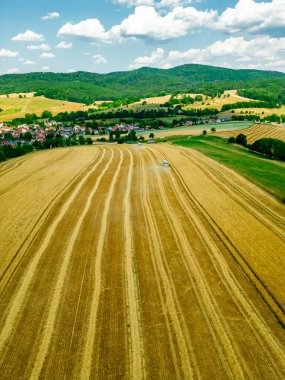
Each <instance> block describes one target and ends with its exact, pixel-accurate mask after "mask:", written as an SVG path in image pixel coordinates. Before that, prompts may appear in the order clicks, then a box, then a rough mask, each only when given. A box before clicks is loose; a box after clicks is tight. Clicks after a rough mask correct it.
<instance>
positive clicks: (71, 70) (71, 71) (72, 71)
mask: <svg viewBox="0 0 285 380" xmlns="http://www.w3.org/2000/svg"><path fill="white" fill-rule="evenodd" d="M67 72H68V73H76V70H74V69H68V70H67Z"/></svg>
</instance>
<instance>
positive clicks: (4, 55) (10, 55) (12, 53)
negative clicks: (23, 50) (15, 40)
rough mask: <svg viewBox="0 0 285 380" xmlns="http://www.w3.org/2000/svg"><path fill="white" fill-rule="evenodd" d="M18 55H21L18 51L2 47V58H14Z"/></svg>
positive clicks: (0, 54)
mask: <svg viewBox="0 0 285 380" xmlns="http://www.w3.org/2000/svg"><path fill="white" fill-rule="evenodd" d="M17 55H19V53H18V52H17V51H11V50H7V49H0V58H14V57H17Z"/></svg>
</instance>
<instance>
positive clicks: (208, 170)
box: [182, 151, 285, 240]
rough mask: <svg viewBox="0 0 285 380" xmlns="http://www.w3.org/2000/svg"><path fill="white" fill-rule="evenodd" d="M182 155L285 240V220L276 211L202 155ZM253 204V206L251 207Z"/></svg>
mask: <svg viewBox="0 0 285 380" xmlns="http://www.w3.org/2000/svg"><path fill="white" fill-rule="evenodd" d="M182 154H183V155H184V156H185V157H187V159H189V160H190V161H191V162H192V163H193V164H195V165H196V166H198V167H199V168H200V169H201V170H202V171H203V172H204V173H205V174H206V175H207V176H209V178H211V180H212V181H213V182H214V183H216V184H217V185H218V186H219V187H220V188H222V189H223V191H224V192H226V193H227V194H228V195H229V196H230V197H231V198H232V199H234V200H235V201H237V202H238V203H239V204H240V205H241V206H242V207H244V208H245V209H246V210H247V211H248V212H250V213H251V214H252V215H253V216H254V217H255V218H256V219H257V220H259V221H260V222H261V223H263V224H264V225H265V226H266V227H267V228H269V229H270V230H271V231H272V232H274V233H275V234H276V235H277V236H278V237H280V238H281V239H283V240H284V239H285V232H284V231H285V219H284V218H283V217H282V216H281V215H280V214H277V213H276V212H275V211H273V210H271V209H270V208H269V207H266V206H265V205H264V203H261V202H260V201H259V200H258V199H257V198H255V197H254V196H253V195H252V194H250V193H248V192H247V191H246V190H244V189H242V188H241V187H239V186H236V185H235V183H234V182H233V181H232V180H231V179H229V178H228V177H227V175H226V173H225V172H221V171H220V170H218V169H217V168H215V166H214V165H210V164H208V163H207V160H206V159H203V157H202V155H201V154H198V153H197V152H195V151H191V155H193V157H194V158H195V159H194V158H191V156H190V155H189V154H187V153H186V152H182ZM250 204H252V205H250ZM270 219H272V220H273V221H275V223H276V222H277V223H279V226H278V225H276V224H274V222H272V221H270Z"/></svg>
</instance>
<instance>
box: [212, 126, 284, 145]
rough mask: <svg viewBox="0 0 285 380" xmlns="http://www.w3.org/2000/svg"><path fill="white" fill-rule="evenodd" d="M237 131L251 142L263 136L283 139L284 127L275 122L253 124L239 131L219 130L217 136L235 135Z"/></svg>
mask: <svg viewBox="0 0 285 380" xmlns="http://www.w3.org/2000/svg"><path fill="white" fill-rule="evenodd" d="M239 133H243V134H244V135H246V137H247V142H248V143H249V144H252V143H253V142H254V141H256V140H259V139H263V138H272V139H277V140H281V141H285V127H284V126H281V125H276V124H255V125H253V126H251V127H249V128H246V129H244V130H243V131H242V132H241V131H239V130H238V131H230V132H225V131H220V132H219V133H218V136H224V137H231V136H233V137H236V136H237V135H238V134H239Z"/></svg>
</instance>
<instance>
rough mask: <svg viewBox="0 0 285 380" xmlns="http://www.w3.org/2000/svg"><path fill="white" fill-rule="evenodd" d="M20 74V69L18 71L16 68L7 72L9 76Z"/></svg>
mask: <svg viewBox="0 0 285 380" xmlns="http://www.w3.org/2000/svg"><path fill="white" fill-rule="evenodd" d="M19 72H20V70H19V69H16V68H12V69H8V70H7V71H6V73H7V74H17V73H19Z"/></svg>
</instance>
